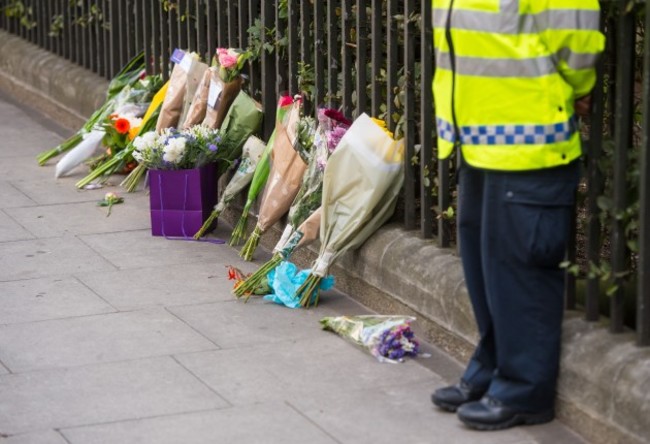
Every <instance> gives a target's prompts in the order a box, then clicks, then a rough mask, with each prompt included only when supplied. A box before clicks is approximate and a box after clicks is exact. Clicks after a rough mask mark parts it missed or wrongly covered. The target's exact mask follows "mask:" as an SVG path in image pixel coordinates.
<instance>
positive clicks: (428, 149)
mask: <svg viewBox="0 0 650 444" xmlns="http://www.w3.org/2000/svg"><path fill="white" fill-rule="evenodd" d="M420 11H421V12H420V17H421V20H422V25H421V30H420V32H421V37H420V45H421V46H420V51H421V52H420V63H421V68H420V69H421V76H422V81H421V82H420V206H421V210H420V234H421V236H422V237H423V238H424V239H430V238H432V237H433V217H432V216H433V212H432V208H433V196H432V193H431V190H433V186H434V185H433V142H434V140H433V121H434V119H433V92H432V91H431V80H432V79H433V31H432V23H431V2H430V1H429V0H422V5H421V10H420Z"/></svg>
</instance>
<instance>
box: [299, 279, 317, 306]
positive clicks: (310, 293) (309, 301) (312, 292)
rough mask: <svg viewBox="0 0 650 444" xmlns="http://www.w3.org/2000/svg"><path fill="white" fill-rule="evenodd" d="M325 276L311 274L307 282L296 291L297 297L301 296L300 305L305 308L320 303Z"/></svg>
mask: <svg viewBox="0 0 650 444" xmlns="http://www.w3.org/2000/svg"><path fill="white" fill-rule="evenodd" d="M322 279H323V278H322V277H320V276H315V275H313V274H309V276H307V279H305V282H303V284H302V285H301V286H300V288H298V290H297V291H296V297H298V298H300V305H301V306H303V307H304V308H309V307H310V306H314V307H315V306H316V305H318V301H319V299H320V283H321V280H322Z"/></svg>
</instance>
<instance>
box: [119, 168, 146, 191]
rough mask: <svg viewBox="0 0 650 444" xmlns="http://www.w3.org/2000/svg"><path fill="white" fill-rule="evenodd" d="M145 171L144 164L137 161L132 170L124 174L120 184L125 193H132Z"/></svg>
mask: <svg viewBox="0 0 650 444" xmlns="http://www.w3.org/2000/svg"><path fill="white" fill-rule="evenodd" d="M146 172H147V167H146V166H145V165H144V164H142V163H139V164H138V166H136V167H135V168H134V169H133V171H131V172H130V173H129V175H128V176H126V178H125V179H124V180H123V181H122V183H121V184H120V186H121V187H123V188H124V189H126V192H127V193H133V192H134V191H135V189H136V188H137V187H138V185H139V184H140V181H141V180H142V178H143V177H144V175H145V173H146Z"/></svg>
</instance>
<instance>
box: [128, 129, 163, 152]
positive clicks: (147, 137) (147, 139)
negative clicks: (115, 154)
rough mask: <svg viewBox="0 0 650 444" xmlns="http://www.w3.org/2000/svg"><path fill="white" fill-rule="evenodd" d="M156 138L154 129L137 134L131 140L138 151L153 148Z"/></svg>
mask: <svg viewBox="0 0 650 444" xmlns="http://www.w3.org/2000/svg"><path fill="white" fill-rule="evenodd" d="M157 140H158V135H157V134H156V132H155V131H149V132H148V133H145V134H143V135H142V136H138V137H136V138H135V140H134V141H133V146H135V148H136V149H137V150H139V151H146V150H148V149H151V148H153V146H154V145H155V143H156V141H157Z"/></svg>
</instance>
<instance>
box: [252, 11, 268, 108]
mask: <svg viewBox="0 0 650 444" xmlns="http://www.w3.org/2000/svg"><path fill="white" fill-rule="evenodd" d="M260 15H261V9H260V0H250V1H249V13H248V21H249V22H250V23H251V25H252V24H254V23H255V21H256V20H259V17H260ZM248 72H249V75H250V81H251V86H250V91H251V94H253V95H255V96H256V97H259V96H260V95H261V92H260V88H261V84H262V69H261V64H260V62H259V61H253V63H251V64H250V66H249V71H248ZM266 120H268V118H267V119H266Z"/></svg>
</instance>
